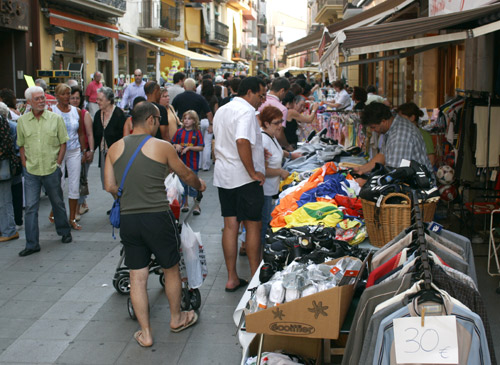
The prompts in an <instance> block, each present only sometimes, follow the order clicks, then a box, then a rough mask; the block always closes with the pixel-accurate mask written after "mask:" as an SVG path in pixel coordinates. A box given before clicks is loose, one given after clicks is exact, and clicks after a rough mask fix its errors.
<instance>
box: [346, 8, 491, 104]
mask: <svg viewBox="0 0 500 365" xmlns="http://www.w3.org/2000/svg"><path fill="white" fill-rule="evenodd" d="M491 14H500V5H499V4H496V5H491V6H488V7H483V8H478V9H472V10H467V11H462V12H460V13H453V14H445V15H439V16H434V17H422V18H417V19H411V20H405V21H400V22H394V23H386V24H379V25H373V26H370V27H363V28H357V29H346V30H344V31H341V32H339V33H338V34H337V43H338V46H337V47H338V49H339V50H340V52H341V53H342V54H343V55H344V57H345V59H344V62H342V61H341V62H340V63H339V66H340V67H343V68H345V67H350V66H354V65H369V64H372V63H378V68H377V70H376V72H372V79H371V80H370V79H368V78H367V79H366V81H367V83H372V84H376V85H377V86H378V87H379V88H380V89H382V90H383V92H384V93H385V95H386V96H387V97H388V99H389V100H390V101H391V102H392V103H393V104H394V105H399V104H402V103H404V102H406V101H415V102H418V103H419V105H420V106H423V107H426V108H435V107H437V106H439V105H441V104H442V103H444V101H445V100H448V99H449V98H451V97H453V96H454V95H455V89H456V88H464V87H465V88H468V86H467V84H468V83H470V82H474V81H473V78H468V77H467V68H469V67H472V68H473V69H474V68H476V67H477V66H476V65H477V64H479V65H482V68H481V69H482V70H483V72H484V73H486V74H487V75H488V77H486V78H484V79H483V80H484V81H485V82H486V83H488V81H487V80H486V79H489V85H487V84H483V86H482V88H481V90H492V87H493V80H494V74H495V72H496V70H494V68H493V64H492V61H493V57H494V53H493V48H491V49H489V48H488V47H485V48H483V49H484V51H483V52H485V53H482V54H481V55H479V54H478V53H477V52H476V51H475V47H474V46H473V45H474V44H475V43H476V42H478V43H479V44H484V42H488V41H487V40H488V39H490V41H489V42H492V41H493V39H495V36H494V35H492V34H495V32H496V31H498V30H500V22H498V21H495V20H494V19H495V17H494V16H493V17H492V16H491ZM490 44H491V43H490ZM361 56H362V57H363V59H360V57H361ZM468 58H469V59H470V60H469V61H467V59H468ZM473 60H474V61H473ZM360 72H363V71H360ZM362 86H366V85H362ZM476 87H477V86H476Z"/></svg>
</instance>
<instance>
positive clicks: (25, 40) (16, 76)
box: [0, 0, 39, 98]
mask: <svg viewBox="0 0 500 365" xmlns="http://www.w3.org/2000/svg"><path fill="white" fill-rule="evenodd" d="M37 9H38V1H30V0H14V1H9V2H6V1H5V2H4V1H2V2H1V6H0V53H1V54H2V57H0V67H1V69H2V70H3V71H4V72H2V75H1V76H0V84H1V85H2V86H1V87H2V88H4V87H5V88H8V89H11V90H14V92H15V94H16V95H17V97H19V98H23V94H24V90H25V89H26V82H25V81H24V75H25V74H26V75H34V70H35V69H36V68H37V67H38V64H37V58H38V57H37V53H38V49H39V48H38V45H37V44H36V42H35V41H34V38H33V37H36V34H37V31H36V29H38V27H37V25H38V19H37V17H36V16H35V17H33V14H37ZM32 60H35V62H32Z"/></svg>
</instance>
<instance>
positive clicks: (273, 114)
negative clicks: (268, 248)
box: [259, 106, 300, 242]
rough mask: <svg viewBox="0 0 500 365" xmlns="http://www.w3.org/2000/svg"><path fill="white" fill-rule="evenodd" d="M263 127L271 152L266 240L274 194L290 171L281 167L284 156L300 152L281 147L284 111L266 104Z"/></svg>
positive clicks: (264, 219)
mask: <svg viewBox="0 0 500 365" xmlns="http://www.w3.org/2000/svg"><path fill="white" fill-rule="evenodd" d="M259 117H260V125H261V129H262V145H263V146H264V148H265V149H266V150H267V151H268V153H269V158H268V159H267V166H266V181H265V182H264V185H263V187H264V207H263V208H262V231H261V242H264V236H265V234H266V230H267V227H268V226H269V222H270V221H271V212H272V210H273V196H275V195H277V194H278V193H279V185H280V180H284V179H286V178H287V177H288V175H290V173H289V172H288V171H286V170H284V169H282V168H281V161H282V160H283V156H285V157H289V158H291V159H294V158H296V157H298V156H300V153H298V152H295V153H291V152H288V151H283V149H282V148H281V147H280V145H279V143H278V140H277V139H276V135H277V134H278V131H279V129H280V128H281V127H280V126H281V123H282V121H283V113H281V111H280V110H279V109H278V108H276V107H274V106H266V107H265V108H264V109H262V111H261V112H260V114H259Z"/></svg>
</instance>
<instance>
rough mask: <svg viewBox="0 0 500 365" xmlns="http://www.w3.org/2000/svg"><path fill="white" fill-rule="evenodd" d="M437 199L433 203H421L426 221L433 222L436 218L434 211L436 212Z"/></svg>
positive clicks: (421, 209)
mask: <svg viewBox="0 0 500 365" xmlns="http://www.w3.org/2000/svg"><path fill="white" fill-rule="evenodd" d="M437 203H438V202H437V200H436V201H435V202H431V203H424V204H419V205H418V206H419V207H420V211H421V212H422V216H423V219H424V222H432V221H433V220H434V213H436V207H437Z"/></svg>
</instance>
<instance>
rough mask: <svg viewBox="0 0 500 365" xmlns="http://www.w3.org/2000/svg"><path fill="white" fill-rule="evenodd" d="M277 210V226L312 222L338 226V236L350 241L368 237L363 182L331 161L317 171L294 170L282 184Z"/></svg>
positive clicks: (285, 226) (355, 241)
mask: <svg viewBox="0 0 500 365" xmlns="http://www.w3.org/2000/svg"><path fill="white" fill-rule="evenodd" d="M281 189H282V192H281V193H280V195H279V203H278V205H277V206H276V207H275V209H274V210H273V212H272V214H271V217H272V220H271V223H270V225H271V227H272V228H273V229H274V230H278V229H281V228H294V227H303V226H312V225H322V226H326V227H334V228H335V229H336V234H335V235H334V237H335V238H336V239H339V240H343V241H347V242H349V243H350V244H358V243H361V242H362V241H363V240H364V239H365V238H366V230H365V228H364V221H363V211H362V206H361V201H360V199H358V193H359V191H360V186H359V184H358V183H357V182H356V180H355V179H354V178H353V177H352V176H351V175H350V174H349V172H348V171H347V170H339V168H338V167H337V165H336V164H335V163H334V162H327V163H325V164H324V165H322V166H321V167H320V168H318V169H315V170H313V171H307V172H301V173H297V172H294V173H292V174H291V175H290V176H289V177H288V178H287V179H286V180H285V181H283V182H282V184H281Z"/></svg>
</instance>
